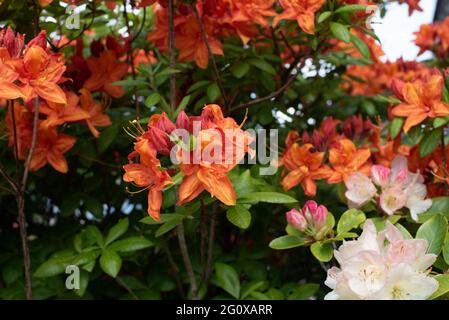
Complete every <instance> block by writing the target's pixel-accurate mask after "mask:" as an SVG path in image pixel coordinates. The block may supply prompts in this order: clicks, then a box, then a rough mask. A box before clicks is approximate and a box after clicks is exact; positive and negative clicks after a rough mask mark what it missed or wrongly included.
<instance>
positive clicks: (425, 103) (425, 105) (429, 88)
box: [391, 74, 449, 132]
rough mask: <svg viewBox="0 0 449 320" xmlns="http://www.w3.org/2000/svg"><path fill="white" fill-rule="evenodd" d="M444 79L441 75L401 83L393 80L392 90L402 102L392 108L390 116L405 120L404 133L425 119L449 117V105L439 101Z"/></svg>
mask: <svg viewBox="0 0 449 320" xmlns="http://www.w3.org/2000/svg"><path fill="white" fill-rule="evenodd" d="M443 85H444V78H443V76H442V75H441V74H435V75H432V76H431V77H430V78H429V79H427V80H421V79H418V80H415V81H413V82H407V83H403V82H402V81H400V80H395V84H394V85H393V89H394V91H395V93H396V96H397V97H398V98H399V99H400V100H401V101H402V103H401V104H399V105H397V106H395V107H393V109H392V112H391V113H392V114H393V115H394V116H396V117H404V118H406V120H405V123H404V132H408V131H409V130H410V128H412V127H414V126H416V125H418V124H420V123H421V122H423V121H424V120H426V119H427V118H435V117H444V116H447V115H449V104H447V103H444V102H442V101H441V98H442V93H443Z"/></svg>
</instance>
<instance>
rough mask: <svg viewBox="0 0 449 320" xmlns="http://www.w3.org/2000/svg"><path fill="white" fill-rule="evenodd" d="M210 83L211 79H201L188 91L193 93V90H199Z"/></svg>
mask: <svg viewBox="0 0 449 320" xmlns="http://www.w3.org/2000/svg"><path fill="white" fill-rule="evenodd" d="M209 84H210V81H209V80H201V81H198V82H195V83H194V84H193V85H191V86H190V88H189V89H187V93H192V92H193V91H195V90H198V89H200V88H202V87H205V86H207V85H209Z"/></svg>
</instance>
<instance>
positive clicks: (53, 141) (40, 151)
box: [30, 125, 76, 173]
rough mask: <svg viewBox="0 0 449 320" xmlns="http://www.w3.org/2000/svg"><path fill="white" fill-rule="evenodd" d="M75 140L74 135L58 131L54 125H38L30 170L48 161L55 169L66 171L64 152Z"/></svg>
mask: <svg viewBox="0 0 449 320" xmlns="http://www.w3.org/2000/svg"><path fill="white" fill-rule="evenodd" d="M75 142H76V138H75V137H72V136H69V135H66V134H63V133H59V132H58V131H57V130H56V128H54V127H48V126H42V125H40V126H39V129H38V132H37V140H36V148H35V150H34V153H33V158H32V159H31V164H30V170H31V171H37V170H39V169H40V168H42V167H43V166H45V165H46V164H47V163H49V164H50V165H51V166H52V167H53V168H54V169H55V170H57V171H59V172H61V173H67V171H68V170H69V167H68V165H67V161H66V159H65V158H64V153H66V152H67V151H69V150H70V149H71V148H72V147H73V146H74V144H75Z"/></svg>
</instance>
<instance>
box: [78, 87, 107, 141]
mask: <svg viewBox="0 0 449 320" xmlns="http://www.w3.org/2000/svg"><path fill="white" fill-rule="evenodd" d="M80 93H81V97H80V100H81V109H82V110H83V111H85V112H86V113H87V114H88V116H87V117H86V118H85V119H86V123H87V126H88V127H89V130H90V132H91V133H92V134H93V136H94V137H95V138H98V137H99V136H100V132H99V131H98V130H97V129H96V127H106V126H109V125H111V124H112V122H111V118H109V116H108V115H107V114H105V113H104V106H103V105H101V104H100V103H98V102H96V101H95V100H94V99H93V98H92V95H91V93H90V92H89V91H87V90H86V89H81V90H80Z"/></svg>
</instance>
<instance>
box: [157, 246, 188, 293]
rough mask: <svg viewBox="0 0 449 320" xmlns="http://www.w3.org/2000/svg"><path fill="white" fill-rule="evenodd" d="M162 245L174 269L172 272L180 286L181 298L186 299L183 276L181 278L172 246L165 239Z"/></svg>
mask: <svg viewBox="0 0 449 320" xmlns="http://www.w3.org/2000/svg"><path fill="white" fill-rule="evenodd" d="M162 247H163V249H164V251H165V254H166V255H167V259H168V263H169V264H170V268H171V269H172V274H173V277H174V278H175V281H176V286H177V287H178V291H179V294H180V296H181V299H184V291H183V290H182V282H181V278H179V269H178V266H177V265H176V263H175V260H174V259H173V255H172V254H171V251H170V248H169V246H168V244H167V243H166V242H165V241H163V242H162Z"/></svg>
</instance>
